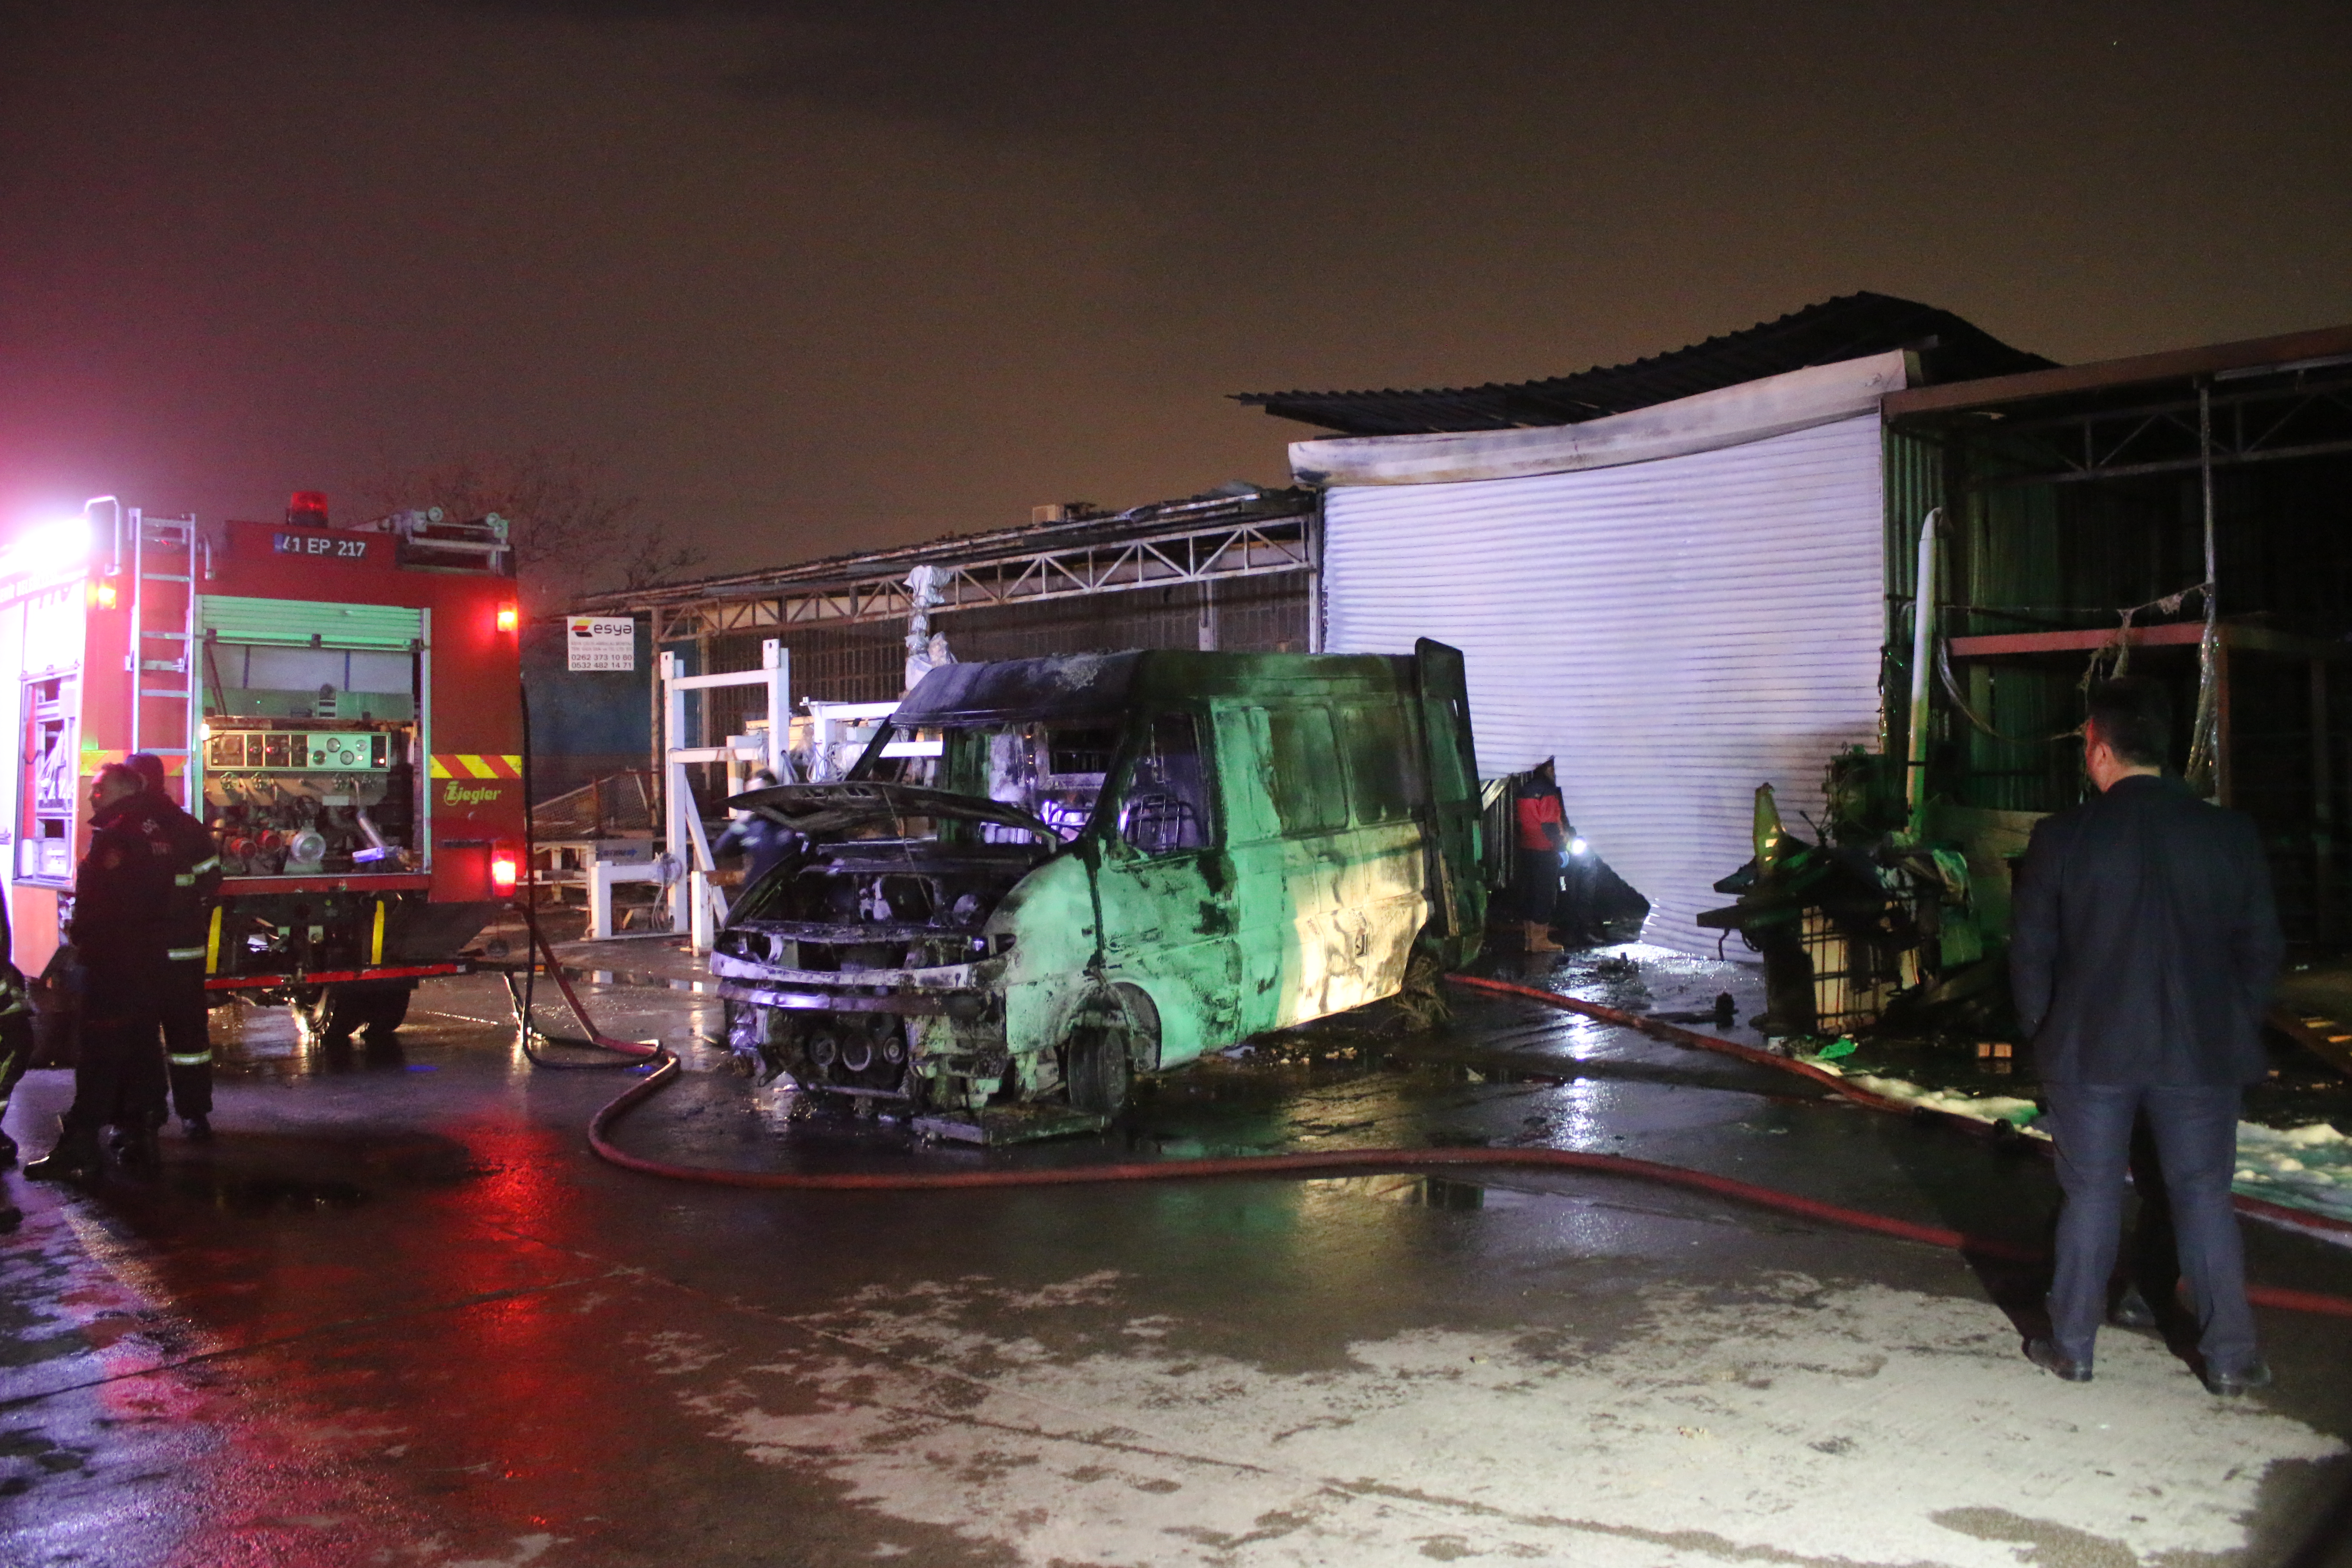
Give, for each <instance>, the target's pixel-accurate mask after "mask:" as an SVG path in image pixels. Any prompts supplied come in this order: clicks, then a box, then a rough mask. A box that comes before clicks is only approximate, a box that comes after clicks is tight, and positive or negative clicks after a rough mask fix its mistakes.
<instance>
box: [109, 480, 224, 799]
mask: <svg viewBox="0 0 2352 1568" xmlns="http://www.w3.org/2000/svg"><path fill="white" fill-rule="evenodd" d="M203 549H204V544H203V542H202V541H201V540H199V539H198V538H197V537H196V520H195V519H194V518H193V517H147V516H144V515H142V513H141V512H140V511H139V510H137V509H135V508H134V509H132V510H131V651H130V653H129V654H128V655H127V656H125V659H124V662H125V663H126V664H128V665H129V667H130V674H131V750H132V751H134V752H153V753H154V754H155V755H157V756H159V757H178V758H181V759H182V770H181V788H182V790H183V791H184V792H185V791H187V790H188V789H189V787H190V783H191V778H190V773H191V770H192V769H193V767H194V756H195V744H196V715H197V713H198V712H199V711H200V705H199V704H198V702H197V700H196V691H197V685H196V646H197V644H196V582H195V575H196V562H197V559H198V556H199V554H200V553H201V552H202V551H203ZM151 555H153V556H156V557H159V558H160V559H158V560H156V561H155V562H154V563H153V564H154V565H157V566H164V567H168V566H171V565H173V564H175V563H176V564H177V565H178V566H179V568H180V570H178V571H177V572H172V571H150V570H149V565H150V561H149V557H150V556H151ZM151 622H152V623H154V624H152V625H151V624H150V623H151ZM175 622H176V623H177V625H176V627H173V623H175ZM166 628H173V629H166ZM156 644H161V645H162V647H152V645H156ZM159 652H160V653H167V654H168V657H165V658H156V657H154V656H155V654H156V653H159ZM159 676H160V677H174V676H176V677H177V678H178V679H179V684H178V685H177V686H151V685H149V684H148V681H149V680H150V679H152V678H155V677H159ZM150 703H172V704H176V705H177V708H178V711H177V712H176V713H175V714H173V718H172V720H171V721H167V722H163V723H151V722H149V720H148V705H149V704H150ZM151 736H152V737H153V738H155V739H157V740H170V741H172V742H175V743H174V744H172V745H168V746H162V745H150V744H149V743H148V740H149V737H151ZM166 771H169V770H168V767H167V770H166ZM188 804H189V802H186V801H184V802H183V805H188ZM191 808H192V809H193V807H191Z"/></svg>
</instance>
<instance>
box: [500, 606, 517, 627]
mask: <svg viewBox="0 0 2352 1568" xmlns="http://www.w3.org/2000/svg"><path fill="white" fill-rule="evenodd" d="M521 625H522V609H521V607H520V605H499V630H500V631H502V632H510V631H514V630H516V629H517V628H518V627H520V626H521Z"/></svg>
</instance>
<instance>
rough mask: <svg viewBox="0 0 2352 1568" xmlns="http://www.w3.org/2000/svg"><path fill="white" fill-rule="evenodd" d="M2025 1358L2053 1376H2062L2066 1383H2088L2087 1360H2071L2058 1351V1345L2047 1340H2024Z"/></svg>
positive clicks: (2088, 1366) (2088, 1370) (2088, 1365)
mask: <svg viewBox="0 0 2352 1568" xmlns="http://www.w3.org/2000/svg"><path fill="white" fill-rule="evenodd" d="M2025 1359H2026V1360H2028V1361H2030V1362H2032V1363H2033V1364H2034V1365H2036V1366H2038V1367H2040V1368H2041V1369H2042V1371H2044V1372H2046V1373H2049V1374H2050V1375H2051V1376H2053V1377H2063V1378H2064V1379H2065V1380H2066V1381H2067V1382H2068V1383H2088V1382H2090V1381H2091V1368H2090V1363H2087V1362H2079V1361H2072V1360H2069V1359H2068V1358H2067V1357H2065V1356H2063V1355H2061V1354H2059V1353H2058V1347H2057V1346H2056V1345H2053V1344H2052V1343H2051V1342H2049V1341H2048V1340H2028V1341H2026V1342H2025Z"/></svg>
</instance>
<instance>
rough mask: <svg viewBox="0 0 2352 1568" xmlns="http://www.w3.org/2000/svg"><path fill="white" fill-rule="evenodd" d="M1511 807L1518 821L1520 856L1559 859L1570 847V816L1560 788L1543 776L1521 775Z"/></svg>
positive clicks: (1513, 792)
mask: <svg viewBox="0 0 2352 1568" xmlns="http://www.w3.org/2000/svg"><path fill="white" fill-rule="evenodd" d="M1511 804H1512V807H1513V809H1514V811H1515V812H1516V813H1517V817H1518V826H1519V853H1521V854H1522V855H1541V854H1543V853H1545V852H1546V851H1549V852H1550V853H1552V854H1555V855H1556V854H1559V852H1560V851H1562V850H1564V849H1566V848H1567V847H1568V813H1567V811H1566V810H1565V809H1564V808H1563V807H1562V806H1561V805H1560V801H1559V785H1558V784H1554V783H1552V782H1551V781H1550V780H1549V779H1546V778H1545V777H1543V775H1541V774H1540V773H1524V774H1521V775H1520V778H1519V783H1518V787H1517V789H1515V790H1513V791H1512V792H1511Z"/></svg>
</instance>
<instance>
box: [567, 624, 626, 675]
mask: <svg viewBox="0 0 2352 1568" xmlns="http://www.w3.org/2000/svg"><path fill="white" fill-rule="evenodd" d="M563 647H564V652H565V661H564V668H567V669H618V670H633V669H635V668H637V623H636V622H635V621H633V620H631V619H630V618H629V617H628V616H565V617H564V632H563Z"/></svg>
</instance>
